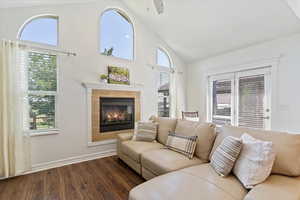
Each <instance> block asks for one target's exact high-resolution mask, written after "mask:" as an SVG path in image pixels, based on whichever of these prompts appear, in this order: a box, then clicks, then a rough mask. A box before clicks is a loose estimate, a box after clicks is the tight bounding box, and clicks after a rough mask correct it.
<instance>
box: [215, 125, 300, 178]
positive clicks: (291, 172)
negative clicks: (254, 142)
mask: <svg viewBox="0 0 300 200" xmlns="http://www.w3.org/2000/svg"><path fill="white" fill-rule="evenodd" d="M244 133H248V134H249V135H251V136H253V137H255V138H257V139H260V140H264V141H271V142H272V143H273V145H274V150H275V153H276V158H275V162H274V165H273V168H272V174H281V175H286V176H300V156H299V155H300V134H288V133H283V132H275V131H263V130H256V129H247V128H238V127H232V126H223V127H222V128H220V130H219V131H218V134H217V138H216V140H215V143H214V146H213V149H212V151H211V154H210V156H212V154H213V152H214V151H215V150H216V148H217V147H218V146H219V145H220V143H221V142H222V141H223V139H224V138H225V137H227V136H233V137H241V135H242V134H244Z"/></svg>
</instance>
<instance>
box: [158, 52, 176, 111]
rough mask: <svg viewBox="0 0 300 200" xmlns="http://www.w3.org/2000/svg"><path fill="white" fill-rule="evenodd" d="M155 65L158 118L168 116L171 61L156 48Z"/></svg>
mask: <svg viewBox="0 0 300 200" xmlns="http://www.w3.org/2000/svg"><path fill="white" fill-rule="evenodd" d="M156 65H157V66H158V68H159V86H158V116H160V117H169V116H170V72H171V67H172V66H171V61H170V58H169V56H168V54H167V53H166V52H165V51H164V50H162V49H160V48H158V49H157V52H156Z"/></svg>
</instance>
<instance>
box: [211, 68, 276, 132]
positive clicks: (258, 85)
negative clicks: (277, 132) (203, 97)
mask: <svg viewBox="0 0 300 200" xmlns="http://www.w3.org/2000/svg"><path fill="white" fill-rule="evenodd" d="M270 76H271V67H265V68H261V69H255V70H247V71H240V72H233V73H228V74H222V75H214V76H210V77H209V83H208V84H209V87H208V121H210V122H213V123H215V124H217V125H234V126H240V127H246V128H257V129H270V120H271V113H270V112H271V110H270V106H271V105H270V99H271V95H270V87H271V81H270V80H271V79H270Z"/></svg>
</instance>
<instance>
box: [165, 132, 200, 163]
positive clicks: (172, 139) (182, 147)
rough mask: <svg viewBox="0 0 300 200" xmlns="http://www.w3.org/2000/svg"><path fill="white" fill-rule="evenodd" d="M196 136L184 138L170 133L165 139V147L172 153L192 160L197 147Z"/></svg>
mask: <svg viewBox="0 0 300 200" xmlns="http://www.w3.org/2000/svg"><path fill="white" fill-rule="evenodd" d="M197 138H198V136H196V135H195V136H185V135H180V134H176V133H172V132H170V133H169V135H168V138H167V143H166V147H167V148H168V149H171V150H173V151H176V152H179V153H182V154H183V155H185V156H187V157H188V158H189V159H192V158H193V156H194V152H195V149H196V145H197Z"/></svg>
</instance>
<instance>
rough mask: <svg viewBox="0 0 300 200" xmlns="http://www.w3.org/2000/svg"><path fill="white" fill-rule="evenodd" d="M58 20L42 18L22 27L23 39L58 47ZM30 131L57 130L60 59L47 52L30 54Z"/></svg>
mask: <svg viewBox="0 0 300 200" xmlns="http://www.w3.org/2000/svg"><path fill="white" fill-rule="evenodd" d="M57 25H58V19H57V18H55V17H48V16H46V17H38V18H36V19H33V20H31V21H29V22H28V23H27V24H25V25H24V27H22V31H21V32H20V35H19V39H20V40H26V41H31V42H35V43H40V44H47V45H55V46H57V41H58V37H57V36H58V30H57ZM26 59H27V62H26V63H27V65H26V66H27V69H26V71H27V85H28V92H27V94H28V105H29V110H28V115H29V122H28V123H29V124H28V127H29V129H30V130H31V131H33V132H35V131H38V132H41V131H48V130H51V129H55V128H57V124H56V121H57V120H56V104H57V100H56V99H57V56H56V55H52V54H49V53H45V52H38V51H31V52H28V53H27V57H26Z"/></svg>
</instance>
